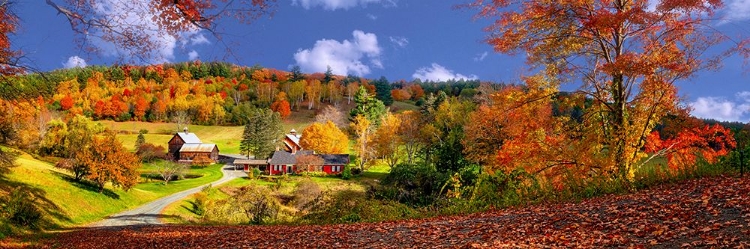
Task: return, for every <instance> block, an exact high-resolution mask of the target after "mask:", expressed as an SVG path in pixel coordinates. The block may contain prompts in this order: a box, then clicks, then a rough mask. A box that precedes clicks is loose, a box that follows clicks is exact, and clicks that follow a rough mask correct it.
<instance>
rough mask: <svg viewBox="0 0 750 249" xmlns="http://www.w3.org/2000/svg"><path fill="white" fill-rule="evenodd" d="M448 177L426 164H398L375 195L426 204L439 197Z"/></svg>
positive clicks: (410, 203)
mask: <svg viewBox="0 0 750 249" xmlns="http://www.w3.org/2000/svg"><path fill="white" fill-rule="evenodd" d="M449 179H450V177H449V176H448V175H446V174H444V173H441V172H438V171H437V169H435V167H433V166H431V165H428V164H399V165H396V166H394V167H393V169H391V173H389V174H388V175H387V176H386V177H385V178H384V179H383V182H382V183H383V184H382V189H381V190H380V191H376V196H378V197H381V198H385V199H391V200H396V201H399V202H401V203H405V204H409V205H415V206H427V205H430V204H432V202H433V201H435V200H436V199H437V198H438V197H440V194H441V193H440V190H441V188H442V187H443V185H445V183H446V182H447V181H448V180H449Z"/></svg>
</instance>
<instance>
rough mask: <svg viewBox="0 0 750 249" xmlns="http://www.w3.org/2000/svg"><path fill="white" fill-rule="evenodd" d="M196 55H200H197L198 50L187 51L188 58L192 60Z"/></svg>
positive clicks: (196, 57)
mask: <svg viewBox="0 0 750 249" xmlns="http://www.w3.org/2000/svg"><path fill="white" fill-rule="evenodd" d="M198 57H200V55H198V52H197V51H195V50H193V51H190V52H189V53H188V60H191V61H194V60H196V59H198Z"/></svg>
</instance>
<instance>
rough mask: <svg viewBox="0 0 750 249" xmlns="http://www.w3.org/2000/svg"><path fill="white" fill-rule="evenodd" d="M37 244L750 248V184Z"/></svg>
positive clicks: (130, 230) (128, 230)
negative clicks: (427, 215) (373, 219)
mask: <svg viewBox="0 0 750 249" xmlns="http://www.w3.org/2000/svg"><path fill="white" fill-rule="evenodd" d="M0 245H2V244H0ZM6 245H7V244H6ZM36 247H42V248H139V249H140V248H182V247H184V248H188V247H189V248H311V247H312V248H336V247H351V248H434V247H449V248H453V247H462V248H467V247H468V248H475V247H476V248H498V247H500V248H502V247H511V248H517V247H535V248H536V247H565V248H568V247H596V248H601V247H648V248H660V247H666V248H674V247H686V248H694V247H739V248H742V247H744V248H748V247H750V178H749V177H744V178H741V179H740V178H734V177H718V178H704V179H698V180H690V181H685V182H682V183H679V184H668V185H662V186H658V187H655V188H652V189H647V190H642V191H639V192H637V193H633V194H627V195H608V196H602V197H598V198H594V199H589V200H585V201H582V202H580V203H565V204H542V205H534V206H529V207H521V208H511V209H505V210H497V211H490V212H484V213H478V214H472V215H464V216H448V217H436V218H431V219H420V220H404V221H393V222H381V223H365V224H347V225H326V226H317V225H310V226H142V227H121V228H107V229H82V230H74V231H68V232H62V233H59V234H56V235H54V236H51V237H50V238H46V239H44V240H42V241H39V243H38V245H37V246H36Z"/></svg>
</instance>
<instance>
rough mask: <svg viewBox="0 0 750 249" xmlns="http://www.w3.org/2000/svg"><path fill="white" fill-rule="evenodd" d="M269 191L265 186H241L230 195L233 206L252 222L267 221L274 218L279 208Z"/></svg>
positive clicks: (261, 222)
mask: <svg viewBox="0 0 750 249" xmlns="http://www.w3.org/2000/svg"><path fill="white" fill-rule="evenodd" d="M270 192H271V191H270V189H268V188H267V187H260V186H246V187H242V188H240V190H239V191H238V192H237V194H235V195H233V196H232V200H233V201H234V205H233V206H234V207H236V208H238V209H239V210H240V211H241V212H242V213H243V214H245V216H246V217H247V218H248V219H249V220H250V222H251V223H253V224H263V223H265V222H269V221H271V220H273V219H275V218H276V215H277V214H278V213H279V211H280V210H281V204H280V203H279V201H278V200H277V199H276V198H275V197H273V196H271V194H270Z"/></svg>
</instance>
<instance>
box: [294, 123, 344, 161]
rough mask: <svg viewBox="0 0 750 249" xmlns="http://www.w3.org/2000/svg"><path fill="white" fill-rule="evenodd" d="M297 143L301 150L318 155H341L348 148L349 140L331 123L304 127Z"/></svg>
mask: <svg viewBox="0 0 750 249" xmlns="http://www.w3.org/2000/svg"><path fill="white" fill-rule="evenodd" d="M299 143H300V146H302V148H305V149H306V150H314V151H315V152H316V153H320V154H343V153H346V151H347V149H348V148H349V138H348V137H347V136H346V134H344V132H342V131H341V130H339V128H338V127H336V125H335V124H333V122H331V121H327V122H326V123H325V124H323V123H313V124H311V125H310V126H308V127H306V128H305V129H304V130H302V138H301V139H300V141H299Z"/></svg>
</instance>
